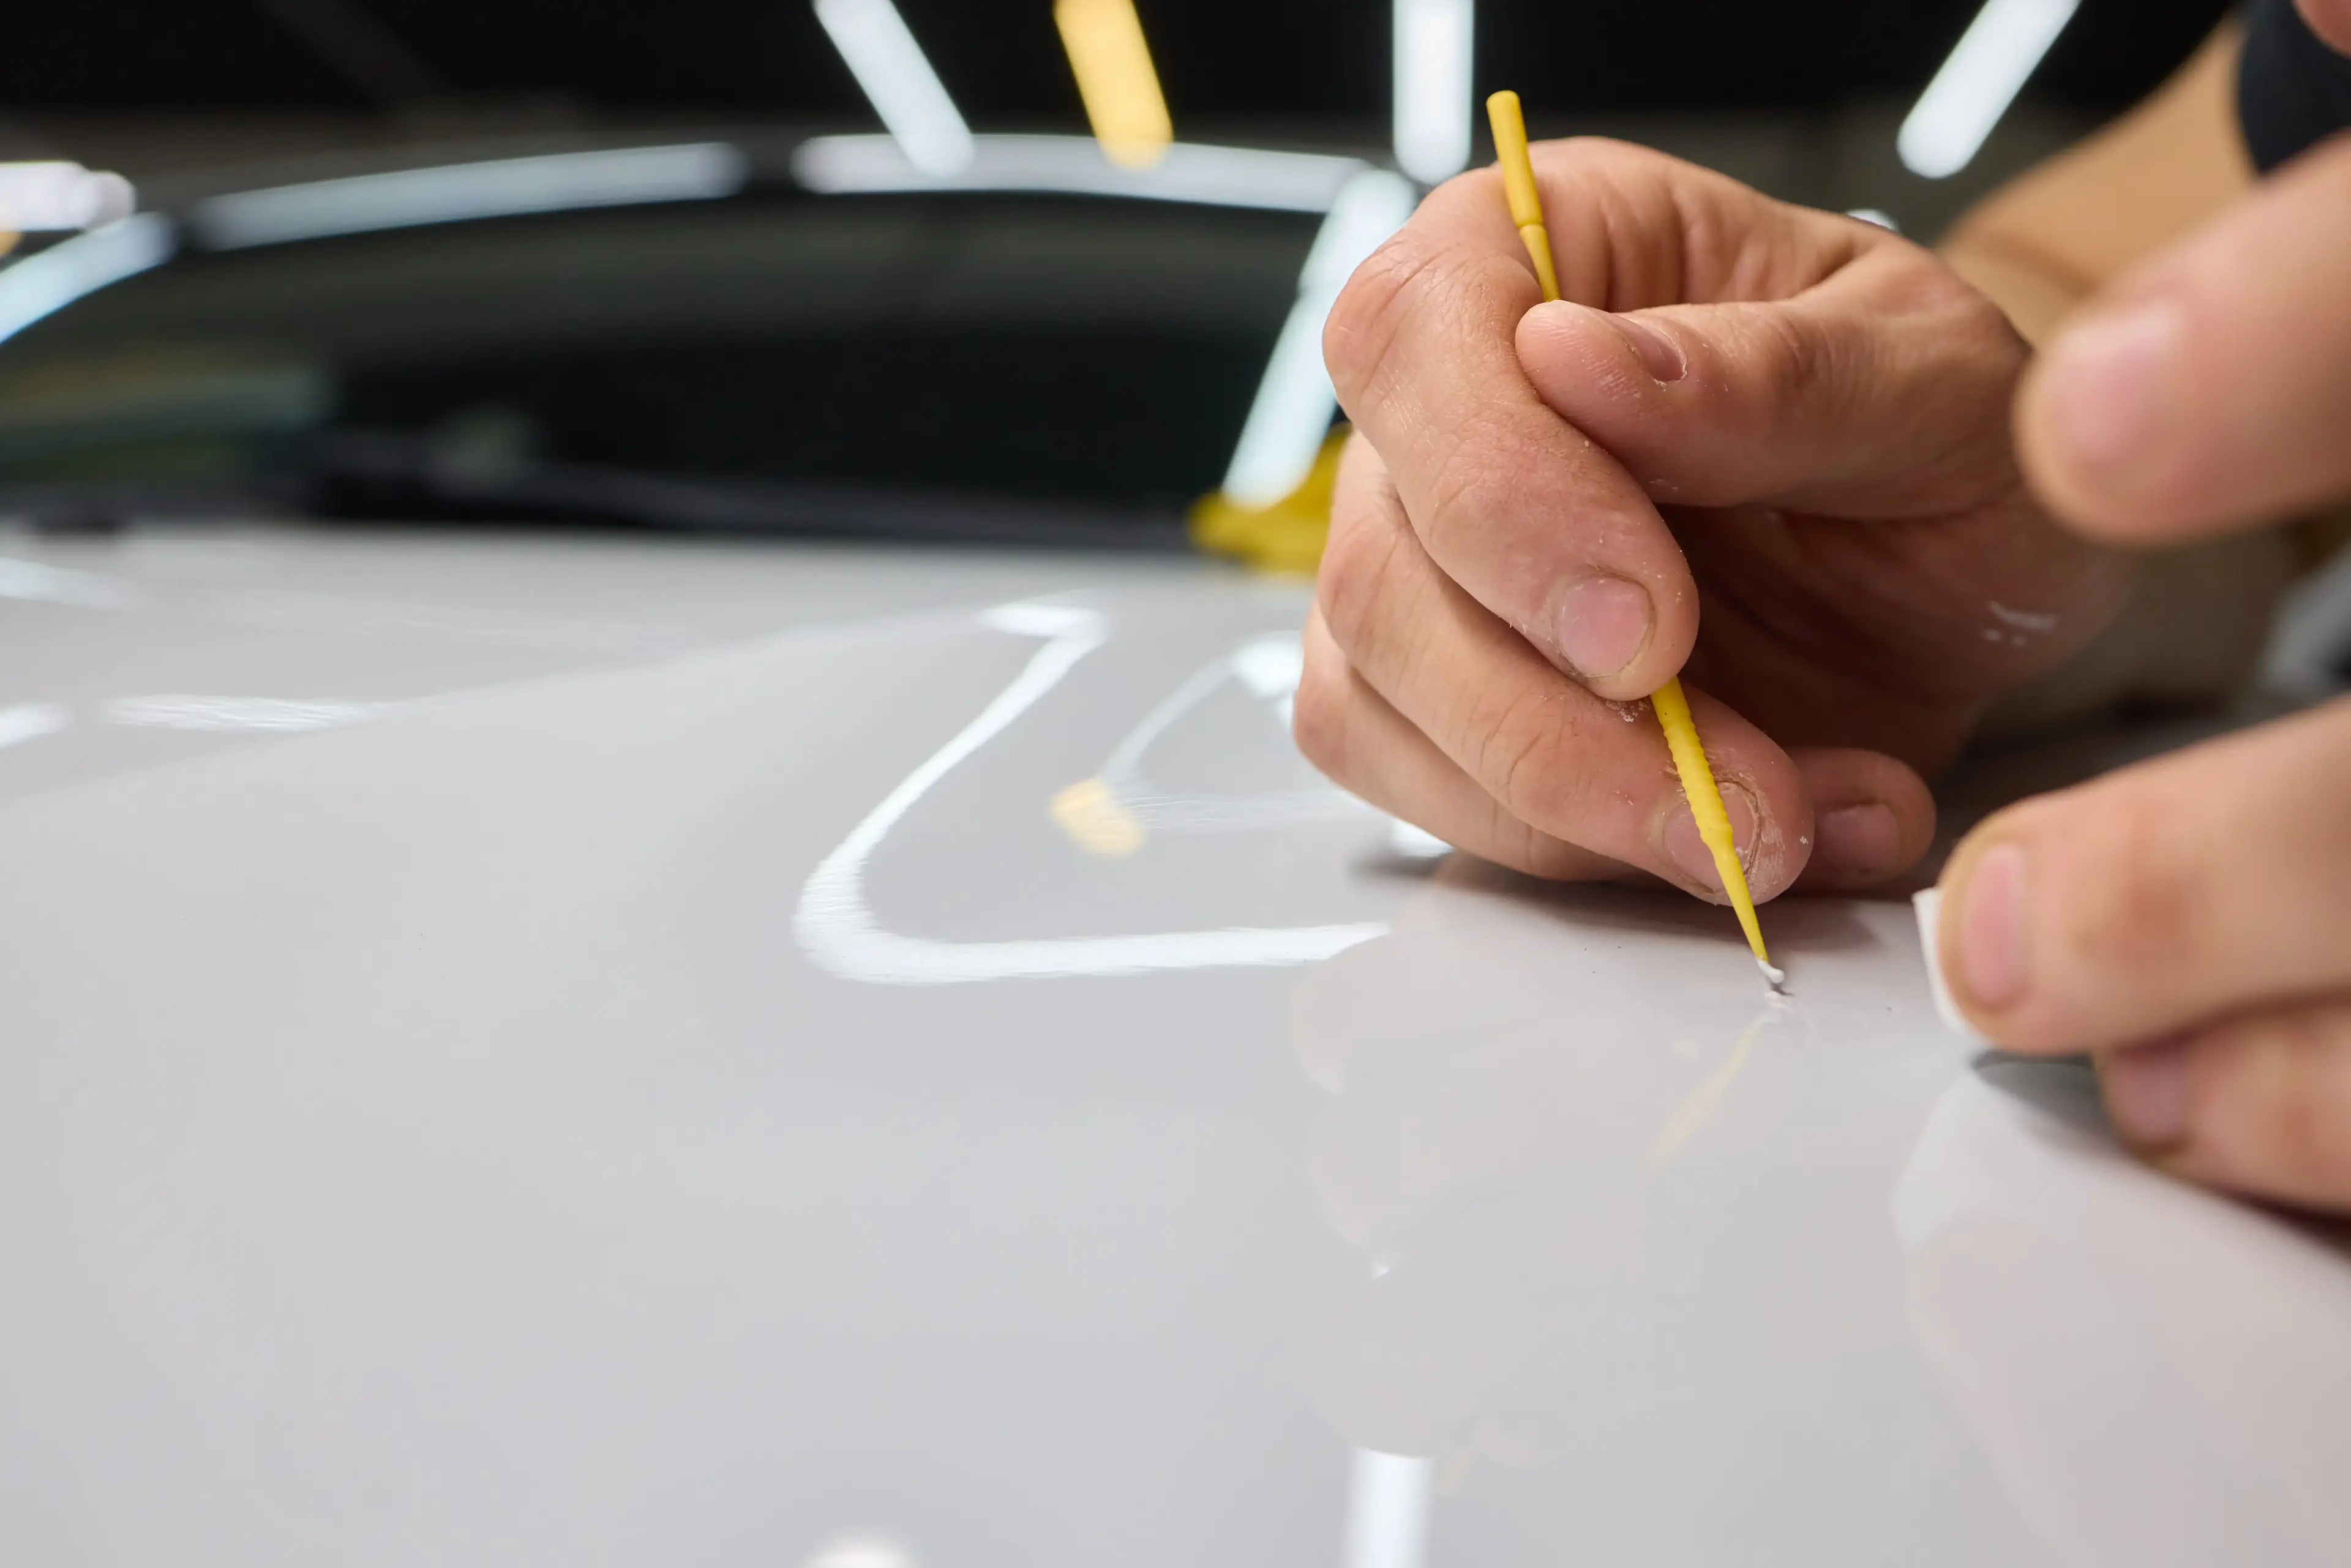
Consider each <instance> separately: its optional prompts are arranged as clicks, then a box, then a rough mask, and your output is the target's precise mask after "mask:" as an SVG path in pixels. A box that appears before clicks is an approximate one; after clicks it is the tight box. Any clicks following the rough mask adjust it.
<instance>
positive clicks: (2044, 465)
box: [2016, 137, 2351, 544]
mask: <svg viewBox="0 0 2351 1568" xmlns="http://www.w3.org/2000/svg"><path fill="white" fill-rule="evenodd" d="M2346 277H2351V137H2337V138H2336V139H2335V141H2332V142H2328V143H2325V144H2324V145H2322V146H2321V147H2320V148H2319V149H2318V150H2317V151H2315V152H2311V153H2309V154H2307V155H2305V156H2304V157H2303V158H2302V159H2300V160H2298V161H2297V162H2294V163H2290V164H2288V165H2287V166H2286V167H2285V168H2284V169H2283V170H2282V171H2281V172H2278V173H2277V174H2275V175H2273V176H2272V177H2271V178H2270V179H2269V180H2267V181H2265V182H2264V183H2262V186H2261V187H2260V189H2259V190H2257V191H2256V192H2255V193H2253V194H2252V195H2251V196H2249V197H2247V198H2245V199H2244V200H2243V201H2241V202H2240V203H2238V204H2236V205H2235V206H2233V207H2231V208H2230V209H2229V211H2228V212H2227V213H2225V214H2222V215H2220V217H2218V218H2216V219H2214V220H2213V221H2212V222H2211V223H2210V224H2208V225H2205V227H2203V228H2202V229H2200V230H2199V231H2197V232H2196V233H2195V234H2194V235H2190V236H2189V237H2188V238H2186V239H2184V240H2182V241H2180V242H2179V244H2177V245H2176V246H2173V247H2172V248H2171V249H2170V250H2168V251H2167V252H2165V253H2163V254H2162V255H2161V256H2158V257H2157V258H2156V259H2155V260H2153V261H2150V262H2149V263H2147V265H2146V266H2145V267H2142V268H2141V269H2140V270H2139V271H2138V272H2137V273H2136V274H2134V275H2132V276H2130V277H2126V278H2125V279H2124V281H2123V282H2122V283H2121V284H2120V285H2119V286H2118V287H2116V289H2115V290H2114V291H2113V294H2112V295H2111V296H2110V297H2109V298H2107V299H2106V300H2105V301H2104V302H2102V303H2100V304H2097V305H2095V306H2093V307H2091V308H2089V309H2088V310H2086V311H2085V312H2084V313H2083V316H2082V318H2081V319H2077V320H2076V321H2074V322H2073V323H2072V324H2070V325H2069V326H2068V328H2067V329H2066V330H2065V331H2064V334H2063V335H2062V336H2061V337H2059V338H2058V340H2056V341H2055V342H2053V343H2052V344H2051V345H2050V347H2049V350H2048V352H2047V354H2046V355H2045V356H2044V357H2043V362H2042V363H2041V364H2040V365H2038V366H2036V367H2035V368H2034V370H2033V372H2032V376H2031V377H2030V378H2029V379H2028V380H2027V381H2026V382H2025V385H2024V389H2023V392H2022V395H2021V396H2020V397H2019V398H2018V400H2017V410H2016V428H2017V437H2018V447H2019V450H2020V451H2021V452H2022V455H2023V460H2024V465H2025V471H2026V472H2027V473H2028V474H2029V475H2030V476H2031V477H2032V483H2033V486H2034V489H2035V491H2036V492H2037V493H2038V494H2039V495H2040V497H2041V498H2042V499H2043V501H2044V502H2045V503H2046V504H2047V505H2048V506H2049V507H2050V508H2051V509H2052V510H2053V511H2054V512H2055V513H2056V514H2057V515H2058V516H2059V517H2062V518H2064V520H2065V521H2067V522H2069V523H2072V524H2073V525H2074V527H2076V528H2080V529H2082V530H2083V531H2084V532H2085V533H2089V534H2091V535H2093V536H2095V537H2097V538H2104V539H2108V540H2112V541H2116V542H2130V543H2137V544H2162V543H2168V542H2171V541H2173V540H2177V539H2182V538H2193V537H2196V536H2198V535H2201V534H2210V533H2218V532H2222V531H2226V530H2231V529H2236V528H2247V527H2251V526H2253V525H2256V524H2261V523H2266V522H2269V521H2272V520H2273V519H2275V518H2278V517H2285V516H2290V515H2292V514H2293V513H2294V511H2296V510H2298V509H2300V508H2303V507H2310V506H2314V505H2316V504H2319V503H2323V502H2326V501H2329V500H2332V499H2334V498H2335V497H2339V496H2341V495H2343V494H2345V493H2346V491H2351V439H2346V433H2351V287H2346V285H2345V279H2346Z"/></svg>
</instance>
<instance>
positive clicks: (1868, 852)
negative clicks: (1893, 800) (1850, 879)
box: [1813, 800, 1902, 876]
mask: <svg viewBox="0 0 2351 1568" xmlns="http://www.w3.org/2000/svg"><path fill="white" fill-rule="evenodd" d="M1813 833H1814V836H1815V837H1816V838H1817V839H1818V843H1817V844H1815V846H1814V847H1813V853H1814V854H1815V855H1818V856H1821V857H1823V860H1824V861H1825V862H1826V863H1828V864H1830V865H1834V866H1835V867H1837V868H1838V869H1839V870H1841V871H1844V872H1845V873H1849V874H1851V875H1855V876H1875V875H1880V874H1884V873H1889V872H1891V871H1893V870H1894V869H1895V865H1896V862H1898V861H1899V860H1900V859H1901V858H1902V824H1901V823H1900V822H1898V821H1896V820H1895V816H1894V808H1892V807H1891V806H1888V805H1886V804H1885V803H1883V802H1882V801H1877V800H1865V801H1863V802H1862V803H1861V804H1860V805H1857V806H1839V807H1837V808H1836V809H1835V810H1832V811H1823V813H1822V814H1821V820H1820V821H1819V822H1817V823H1815V824H1814V826H1813Z"/></svg>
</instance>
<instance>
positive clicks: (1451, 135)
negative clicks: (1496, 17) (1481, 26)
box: [1395, 0, 1477, 185]
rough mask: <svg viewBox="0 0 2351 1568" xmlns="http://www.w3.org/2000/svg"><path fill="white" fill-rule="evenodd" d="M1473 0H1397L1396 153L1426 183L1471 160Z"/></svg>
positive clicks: (1445, 176) (1407, 169)
mask: <svg viewBox="0 0 2351 1568" xmlns="http://www.w3.org/2000/svg"><path fill="white" fill-rule="evenodd" d="M1476 29H1477V21H1476V5H1475V0H1395V158H1396V164H1397V166H1398V167H1400V168H1401V169H1403V170H1404V172H1405V173H1407V174H1409V175H1411V176H1412V177H1413V178H1414V179H1416V180H1417V181H1419V182H1420V183H1422V184H1424V185H1434V184H1436V183H1437V182H1438V181H1440V180H1448V179H1451V178H1452V177H1453V176H1454V175H1456V174H1458V173H1459V172H1461V171H1462V170H1464V169H1467V168H1468V166H1469V127H1470V119H1471V114H1472V111H1473V104H1472V89H1471V87H1470V64H1471V58H1472V45H1473V43H1474V40H1475V33H1476Z"/></svg>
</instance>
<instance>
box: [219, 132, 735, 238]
mask: <svg viewBox="0 0 2351 1568" xmlns="http://www.w3.org/2000/svg"><path fill="white" fill-rule="evenodd" d="M749 177H750V162H749V160H748V159H747V158H745V157H744V155H743V152H742V150H741V149H740V148H737V147H735V146H732V145H730V144H729V143H726V142H724V141H703V142H695V143H690V144H688V145H684V146H679V147H625V148H616V149H613V150H611V151H607V152H555V153H549V154H546V155H544V156H540V157H535V158H500V159H496V160H492V161H490V162H480V163H452V164H446V165H444V166H442V167H440V168H434V169H403V170H400V171H397V172H392V173H388V174H360V175H356V176H353V177H351V178H350V179H343V180H319V181H315V182H312V183H308V184H301V185H278V186H274V187H272V188H270V189H267V190H261V191H240V192H238V193H235V194H234V195H225V196H214V197H210V198H208V199H207V200H205V201H203V202H200V203H198V204H196V207H195V210H194V213H193V215H192V217H191V219H190V222H191V224H192V225H193V228H194V229H195V233H196V236H197V238H198V239H200V240H202V241H203V242H204V245H205V246H207V247H209V248H210V249H213V250H235V249H239V248H242V247H244V246H256V245H284V244H287V243H288V242H289V241H294V240H306V239H322V238H325V237H327V236H329V235H351V234H371V233H373V232H375V231H377V230H381V229H398V228H414V227H418V226H421V225H426V224H451V223H462V222H465V221H466V220H468V219H477V218H502V217H514V216H519V215H521V214H527V213H559V212H569V211H571V210H573V209H575V208H581V207H616V206H633V205H636V204H640V203H646V202H691V201H708V200H712V199H715V198H717V197H721V196H731V195H733V194H734V193H736V192H737V191H739V190H741V189H742V188H743V184H744V182H745V181H747V179H748V178H749Z"/></svg>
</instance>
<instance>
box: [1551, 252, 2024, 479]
mask: <svg viewBox="0 0 2351 1568" xmlns="http://www.w3.org/2000/svg"><path fill="white" fill-rule="evenodd" d="M1804 221H1805V222H1808V223H1810V224H1813V225H1817V226H1819V227H1821V228H1823V230H1825V231H1827V232H1826V233H1825V234H1824V235H1822V236H1821V237H1820V238H1819V239H1818V240H1816V242H1815V243H1817V244H1820V245H1822V246H1827V245H1829V244H1830V243H1831V242H1832V241H1842V243H1844V245H1846V246H1849V252H1848V254H1849V256H1850V259H1848V260H1844V261H1842V262H1841V263H1838V264H1836V265H1834V270H1832V271H1830V272H1829V273H1828V275H1827V276H1826V277H1823V279H1822V280H1821V281H1820V282H1818V283H1816V284H1814V285H1813V286H1812V287H1808V288H1805V289H1803V290H1802V292H1800V293H1798V294H1796V295H1795V296H1793V297H1792V298H1786V299H1777V300H1750V301H1740V302H1735V303H1727V304H1708V305H1670V306H1664V307H1659V308H1652V309H1645V310H1636V311H1632V312H1628V313H1625V314H1621V315H1612V314H1610V313H1609V312H1607V311H1604V310H1598V309H1593V308H1591V307H1589V306H1585V305H1579V304H1573V303H1570V302H1567V301H1563V300H1562V301H1560V302H1557V303H1553V304H1546V305H1538V306H1536V307H1535V308H1533V309H1532V310H1530V311H1529V312H1527V314H1526V316H1525V317H1524V318H1523V319H1521V320H1520V323H1519V328H1518V333H1517V339H1516V341H1517V347H1518V354H1519V361H1520V364H1521V365H1523V366H1524V367H1525V370H1526V373H1527V376H1528V378H1529V380H1530V381H1531V382H1532V383H1533V385H1534V388H1535V391H1536V392H1537V393H1538V394H1539V395H1540V396H1541V398H1542V400H1543V402H1545V403H1546V404H1548V405H1549V406H1550V407H1551V408H1552V409H1553V410H1555V411H1556V412H1557V413H1559V414H1560V415H1561V416H1562V418H1564V419H1566V420H1567V421H1568V422H1569V423H1571V424H1573V425H1574V426H1575V427H1576V428H1577V429H1579V430H1582V431H1583V432H1584V433H1585V434H1588V435H1590V436H1591V437H1592V438H1593V440H1594V441H1596V442H1598V443H1599V444H1601V445H1602V446H1604V447H1605V448H1607V449H1608V451H1609V452H1610V453H1611V454H1612V455H1614V456H1615V457H1616V458H1617V459H1618V461H1620V462H1622V463H1623V464H1624V465H1625V466H1626V468H1628V469H1629V470H1630V471H1631V472H1632V474H1633V475H1634V476H1635V478H1637V479H1638V480H1640V481H1641V482H1642V484H1643V485H1644V486H1645V487H1646V490H1647V492H1648V494H1649V495H1650V496H1651V497H1654V498H1655V499H1656V500H1657V501H1660V502H1674V503H1678V504H1682V505H1687V506H1699V507H1723V506H1731V505H1736V504H1739V503H1741V502H1748V501H1766V502H1770V503H1771V504H1772V505H1775V506H1781V507H1792V508H1799V509H1804V510H1810V511H1819V512H1826V513H1830V514H1833V515H1834V514H1839V513H1847V514H1863V513H1865V514H1867V515H1869V516H1872V517H1905V516H1918V517H1924V516H1930V515H1942V514H1948V513H1949V512H1953V511H1958V510H1963V509H1966V508H1968V507H1973V506H1977V505H1980V504H1982V503H1983V502H1986V501H1989V500H1991V499H1993V498H1995V497H1999V496H2001V494H2003V493H2004V492H2007V491H2010V490H2012V489H2014V488H2016V487H2017V485H2018V476H2017V471H2016V465H2015V462H2014V459H2013V457H2012V455H2011V448H2010V443H2009V432H2008V421H2007V413H2006V411H2007V408H2008V403H2009V399H2010V395H2011V392H2013V391H2014V389H2015V385H2016V381H2017V378H2018V376H2019V375H2020V374H2022V371H2023V369H2024V364H2025V359H2026V349H2025V345H2024V340H2022V338H2020V337H2018V336H2017V334H2016V330H2015V329H2014V328H2012V327H2011V326H2010V325H2009V323H2008V319H2007V318H2006V317H2004V316H2002V315H2001V313H2000V310H1999V308H1997V307H1996V306H1994V305H1993V304H1992V303H1991V300H1989V299H1987V298H1984V297H1983V296H1982V295H1981V294H1980V293H1978V292H1977V291H1976V290H1974V289H1972V288H1970V287H1968V286H1967V285H1966V284H1964V283H1962V282H1961V281H1960V280H1959V277H1958V276H1957V275H1956V274H1954V273H1952V272H1951V271H1950V270H1949V268H1948V267H1944V266H1943V265H1942V264H1941V263H1940V262H1939V261H1938V260H1936V259H1935V257H1934V256H1931V255H1929V254H1928V252H1926V251H1924V250H1921V249H1919V248H1918V247H1917V246H1913V245H1910V244H1908V243H1907V242H1906V241H1903V240H1901V239H1898V238H1896V236H1894V235H1888V234H1885V233H1884V232H1883V231H1879V230H1875V229H1871V228H1870V227H1869V225H1861V224H1853V223H1848V222H1846V221H1844V220H1842V219H1838V218H1834V217H1831V216H1830V215H1828V214H1824V213H1822V214H1804Z"/></svg>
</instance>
